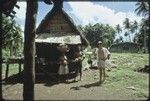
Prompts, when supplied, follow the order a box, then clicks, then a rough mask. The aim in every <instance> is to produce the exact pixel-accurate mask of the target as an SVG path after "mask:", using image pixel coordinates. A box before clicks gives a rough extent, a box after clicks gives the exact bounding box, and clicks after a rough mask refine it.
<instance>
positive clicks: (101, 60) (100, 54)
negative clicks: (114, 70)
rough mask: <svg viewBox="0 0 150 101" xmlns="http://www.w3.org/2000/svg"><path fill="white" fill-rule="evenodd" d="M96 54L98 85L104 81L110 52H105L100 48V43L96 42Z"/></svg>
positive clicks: (104, 49)
mask: <svg viewBox="0 0 150 101" xmlns="http://www.w3.org/2000/svg"><path fill="white" fill-rule="evenodd" d="M96 54H97V64H98V68H99V73H100V84H101V83H102V82H104V81H105V79H106V73H105V68H106V67H107V65H108V60H109V58H110V52H109V51H108V50H107V48H105V47H103V46H102V42H101V41H98V43H97V49H96Z"/></svg>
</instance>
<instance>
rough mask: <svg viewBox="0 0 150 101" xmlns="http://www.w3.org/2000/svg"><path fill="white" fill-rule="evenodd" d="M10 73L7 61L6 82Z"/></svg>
mask: <svg viewBox="0 0 150 101" xmlns="http://www.w3.org/2000/svg"><path fill="white" fill-rule="evenodd" d="M8 73H9V63H6V74H5V82H6V81H7V78H8Z"/></svg>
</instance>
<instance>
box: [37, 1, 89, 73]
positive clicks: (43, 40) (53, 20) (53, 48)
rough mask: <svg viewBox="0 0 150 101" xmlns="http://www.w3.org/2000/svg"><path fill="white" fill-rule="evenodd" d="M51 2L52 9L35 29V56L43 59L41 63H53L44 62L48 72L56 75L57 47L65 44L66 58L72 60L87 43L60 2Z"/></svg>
mask: <svg viewBox="0 0 150 101" xmlns="http://www.w3.org/2000/svg"><path fill="white" fill-rule="evenodd" d="M53 2H54V7H53V8H52V10H51V11H50V12H49V13H48V14H47V15H46V16H45V18H44V19H43V20H42V21H41V23H40V24H39V26H38V28H37V36H36V54H37V58H40V59H43V60H42V61H50V62H53V63H54V64H48V62H46V63H47V64H46V68H47V70H48V72H51V73H56V72H57V71H58V67H59V66H58V64H57V63H56V64H55V61H57V59H58V58H59V56H60V52H59V51H58V49H57V46H58V45H59V44H61V43H65V44H67V45H68V46H69V52H68V53H67V57H68V59H69V60H71V59H73V58H74V57H73V54H74V52H75V51H79V50H80V48H81V47H82V46H87V45H88V41H87V39H86V38H85V37H84V36H83V35H82V33H81V32H80V31H79V30H78V29H77V27H76V26H75V24H74V23H73V20H72V19H71V18H70V17H69V16H68V14H67V13H66V12H65V11H64V10H63V4H62V3H63V2H62V0H55V1H53ZM70 70H71V69H70Z"/></svg>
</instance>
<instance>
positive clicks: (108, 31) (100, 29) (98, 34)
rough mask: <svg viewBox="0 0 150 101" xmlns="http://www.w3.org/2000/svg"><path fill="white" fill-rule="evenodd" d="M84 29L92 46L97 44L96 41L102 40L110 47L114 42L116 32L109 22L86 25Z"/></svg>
mask: <svg viewBox="0 0 150 101" xmlns="http://www.w3.org/2000/svg"><path fill="white" fill-rule="evenodd" d="M80 29H81V26H80ZM82 30H83V33H84V34H85V36H86V38H87V39H88V40H89V42H90V44H91V46H96V43H97V42H98V41H100V40H101V41H103V43H104V46H105V47H109V46H110V45H111V44H112V43H113V42H114V38H115V34H116V32H115V30H114V28H113V27H111V26H110V25H108V24H106V25H105V24H100V23H97V24H95V25H91V24H89V25H86V26H85V27H83V28H82Z"/></svg>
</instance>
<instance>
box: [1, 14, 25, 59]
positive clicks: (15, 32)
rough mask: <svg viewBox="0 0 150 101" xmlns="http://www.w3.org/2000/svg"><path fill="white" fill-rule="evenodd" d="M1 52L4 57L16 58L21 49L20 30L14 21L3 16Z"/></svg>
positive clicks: (21, 38)
mask: <svg viewBox="0 0 150 101" xmlns="http://www.w3.org/2000/svg"><path fill="white" fill-rule="evenodd" d="M2 26H3V40H2V41H3V45H2V48H3V51H4V57H5V56H17V55H18V54H19V53H20V52H21V51H22V49H23V37H22V35H21V33H22V30H21V28H20V26H19V25H18V24H16V21H15V20H13V19H9V18H8V17H5V16H4V15H3V19H2Z"/></svg>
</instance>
